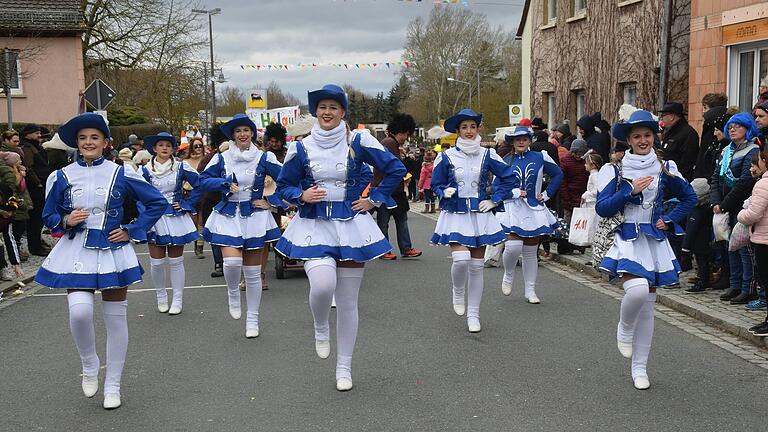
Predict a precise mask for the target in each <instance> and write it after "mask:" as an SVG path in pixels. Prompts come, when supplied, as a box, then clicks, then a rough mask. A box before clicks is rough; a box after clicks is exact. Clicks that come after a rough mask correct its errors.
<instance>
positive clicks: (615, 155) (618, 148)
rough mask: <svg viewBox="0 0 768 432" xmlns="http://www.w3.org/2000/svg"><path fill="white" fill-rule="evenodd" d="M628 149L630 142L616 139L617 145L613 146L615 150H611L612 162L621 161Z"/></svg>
mask: <svg viewBox="0 0 768 432" xmlns="http://www.w3.org/2000/svg"><path fill="white" fill-rule="evenodd" d="M627 150H629V144H627V142H626V141H616V145H615V146H613V151H612V152H611V163H612V164H617V163H621V160H622V159H624V153H626V152H627Z"/></svg>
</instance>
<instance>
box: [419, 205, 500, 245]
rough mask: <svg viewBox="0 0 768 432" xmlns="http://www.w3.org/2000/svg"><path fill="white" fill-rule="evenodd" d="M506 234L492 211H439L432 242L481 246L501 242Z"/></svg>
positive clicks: (436, 243)
mask: <svg viewBox="0 0 768 432" xmlns="http://www.w3.org/2000/svg"><path fill="white" fill-rule="evenodd" d="M505 239H506V234H504V230H503V229H502V227H501V224H499V221H498V220H496V218H495V217H494V216H493V214H492V213H480V212H470V213H451V212H447V211H445V210H443V211H441V212H440V217H438V219H437V225H436V226H435V233H434V234H432V239H431V240H430V241H431V242H432V244H435V245H443V246H447V245H449V244H451V243H456V244H460V245H462V246H466V247H481V246H488V245H494V244H498V243H501V242H503V241H504V240H505Z"/></svg>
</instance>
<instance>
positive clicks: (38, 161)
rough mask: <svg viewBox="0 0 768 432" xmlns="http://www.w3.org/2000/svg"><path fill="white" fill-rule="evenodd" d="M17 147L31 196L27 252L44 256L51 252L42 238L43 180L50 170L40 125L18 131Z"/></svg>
mask: <svg viewBox="0 0 768 432" xmlns="http://www.w3.org/2000/svg"><path fill="white" fill-rule="evenodd" d="M19 136H20V137H21V142H20V144H19V148H21V150H22V151H23V152H24V157H23V161H24V166H25V167H26V169H27V178H26V183H27V190H28V191H29V196H30V197H31V198H32V209H31V211H30V213H29V221H28V223H27V246H28V247H29V253H30V254H32V255H37V256H46V255H48V253H49V252H51V248H50V246H48V245H46V244H45V243H44V242H43V240H42V238H41V234H42V230H43V206H44V205H45V182H46V180H47V179H48V175H49V174H50V173H51V170H50V168H49V166H48V154H47V153H46V152H45V150H44V149H43V147H42V145H41V144H40V136H41V134H40V126H38V125H36V124H28V125H26V126H24V128H23V129H22V130H21V131H19Z"/></svg>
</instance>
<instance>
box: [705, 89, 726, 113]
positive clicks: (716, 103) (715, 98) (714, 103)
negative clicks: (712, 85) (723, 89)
mask: <svg viewBox="0 0 768 432" xmlns="http://www.w3.org/2000/svg"><path fill="white" fill-rule="evenodd" d="M727 106H728V96H726V95H725V94H723V93H707V94H705V95H704V97H703V98H701V112H702V113H706V112H707V111H709V110H711V109H712V108H714V107H727Z"/></svg>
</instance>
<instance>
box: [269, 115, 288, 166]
mask: <svg viewBox="0 0 768 432" xmlns="http://www.w3.org/2000/svg"><path fill="white" fill-rule="evenodd" d="M287 135H288V133H287V132H286V130H285V127H283V126H282V125H280V124H277V123H270V124H269V125H267V128H266V130H265V131H264V148H265V149H266V151H270V152H272V153H274V154H275V157H277V160H278V161H280V163H282V162H283V160H285V138H286V136H287Z"/></svg>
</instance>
